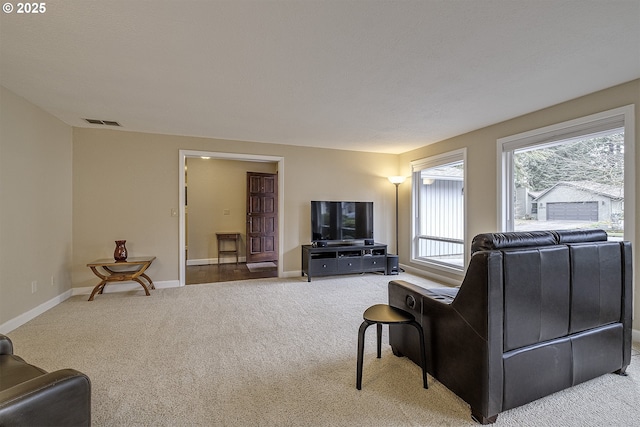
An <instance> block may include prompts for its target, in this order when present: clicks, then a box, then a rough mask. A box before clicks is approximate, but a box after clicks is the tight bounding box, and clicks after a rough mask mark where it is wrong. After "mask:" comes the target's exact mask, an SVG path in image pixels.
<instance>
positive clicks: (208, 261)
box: [187, 255, 247, 265]
mask: <svg viewBox="0 0 640 427" xmlns="http://www.w3.org/2000/svg"><path fill="white" fill-rule="evenodd" d="M235 262H236V259H235V255H234V256H233V257H225V258H223V259H221V264H235ZM238 262H247V258H246V257H243V256H241V257H238ZM217 263H218V258H202V259H188V260H187V265H212V264H217Z"/></svg>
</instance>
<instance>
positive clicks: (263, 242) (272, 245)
mask: <svg viewBox="0 0 640 427" xmlns="http://www.w3.org/2000/svg"><path fill="white" fill-rule="evenodd" d="M246 253H247V262H248V263H250V262H261V261H277V260H278V175H277V174H269V173H258V172H247V252H246Z"/></svg>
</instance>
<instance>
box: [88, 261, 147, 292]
mask: <svg viewBox="0 0 640 427" xmlns="http://www.w3.org/2000/svg"><path fill="white" fill-rule="evenodd" d="M154 259H156V257H154V256H151V257H138V258H129V259H127V260H126V261H114V260H113V259H109V258H106V259H99V260H96V261H93V262H90V263H89V264H87V267H89V268H91V271H93V273H94V274H95V275H96V276H98V277H99V278H100V279H101V280H102V281H101V282H100V283H98V284H97V285H96V286H95V288H93V291H92V292H91V296H90V297H89V301H93V297H94V296H95V295H96V293H98V292H99V293H103V292H104V287H105V286H106V285H107V283H110V282H128V281H135V282H138V283H140V285H141V286H142V287H143V288H144V292H145V293H146V294H147V296H149V295H151V294H150V293H149V288H151V289H155V288H156V287H155V286H154V285H153V282H152V281H151V278H150V277H149V276H147V275H146V274H144V272H145V270H146V269H147V268H149V266H150V265H151V263H152V262H153V260H154ZM98 267H100V268H102V271H101V270H98ZM141 277H142V278H144V279H145V280H146V281H147V282H148V284H149V286H148V287H147V284H145V283H144V282H143V281H142V280H140V278H141Z"/></svg>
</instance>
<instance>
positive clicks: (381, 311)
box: [356, 304, 429, 390]
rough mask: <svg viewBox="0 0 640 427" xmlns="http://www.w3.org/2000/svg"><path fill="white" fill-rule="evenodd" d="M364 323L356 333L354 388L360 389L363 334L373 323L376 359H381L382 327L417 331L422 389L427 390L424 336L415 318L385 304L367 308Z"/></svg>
mask: <svg viewBox="0 0 640 427" xmlns="http://www.w3.org/2000/svg"><path fill="white" fill-rule="evenodd" d="M362 317H363V318H364V322H362V325H360V330H359V331H358V367H357V372H356V388H357V389H358V390H361V389H362V362H363V360H364V334H365V332H366V330H367V328H368V327H369V326H371V325H373V324H374V323H375V324H376V329H377V338H378V359H380V358H381V357H382V325H383V324H385V325H389V324H402V323H404V324H407V325H411V326H413V327H414V328H416V329H417V330H418V334H419V335H420V364H421V365H422V366H421V367H422V382H423V384H424V388H427V389H428V388H429V386H428V384H427V357H426V355H425V349H424V334H423V332H422V326H420V324H419V323H418V322H416V319H415V317H413V315H412V314H411V313H407V312H406V311H404V310H401V309H399V308H396V307H391V306H390V305H387V304H376V305H372V306H371V307H369V308H367V309H366V310H365V312H364V314H363V315H362Z"/></svg>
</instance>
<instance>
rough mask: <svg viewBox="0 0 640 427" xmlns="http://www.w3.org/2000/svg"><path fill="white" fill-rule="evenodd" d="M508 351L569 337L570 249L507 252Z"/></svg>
mask: <svg viewBox="0 0 640 427" xmlns="http://www.w3.org/2000/svg"><path fill="white" fill-rule="evenodd" d="M502 254H503V275H504V285H503V286H504V290H503V294H504V322H503V328H504V329H503V334H504V351H505V352H506V351H509V350H514V349H517V348H520V347H525V346H528V345H532V344H536V343H539V342H543V341H547V340H551V339H554V338H559V337H562V336H565V335H567V333H568V332H569V325H570V313H571V310H570V301H571V280H570V269H569V248H568V247H567V246H564V245H554V246H544V247H539V248H524V249H506V250H503V251H502Z"/></svg>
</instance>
